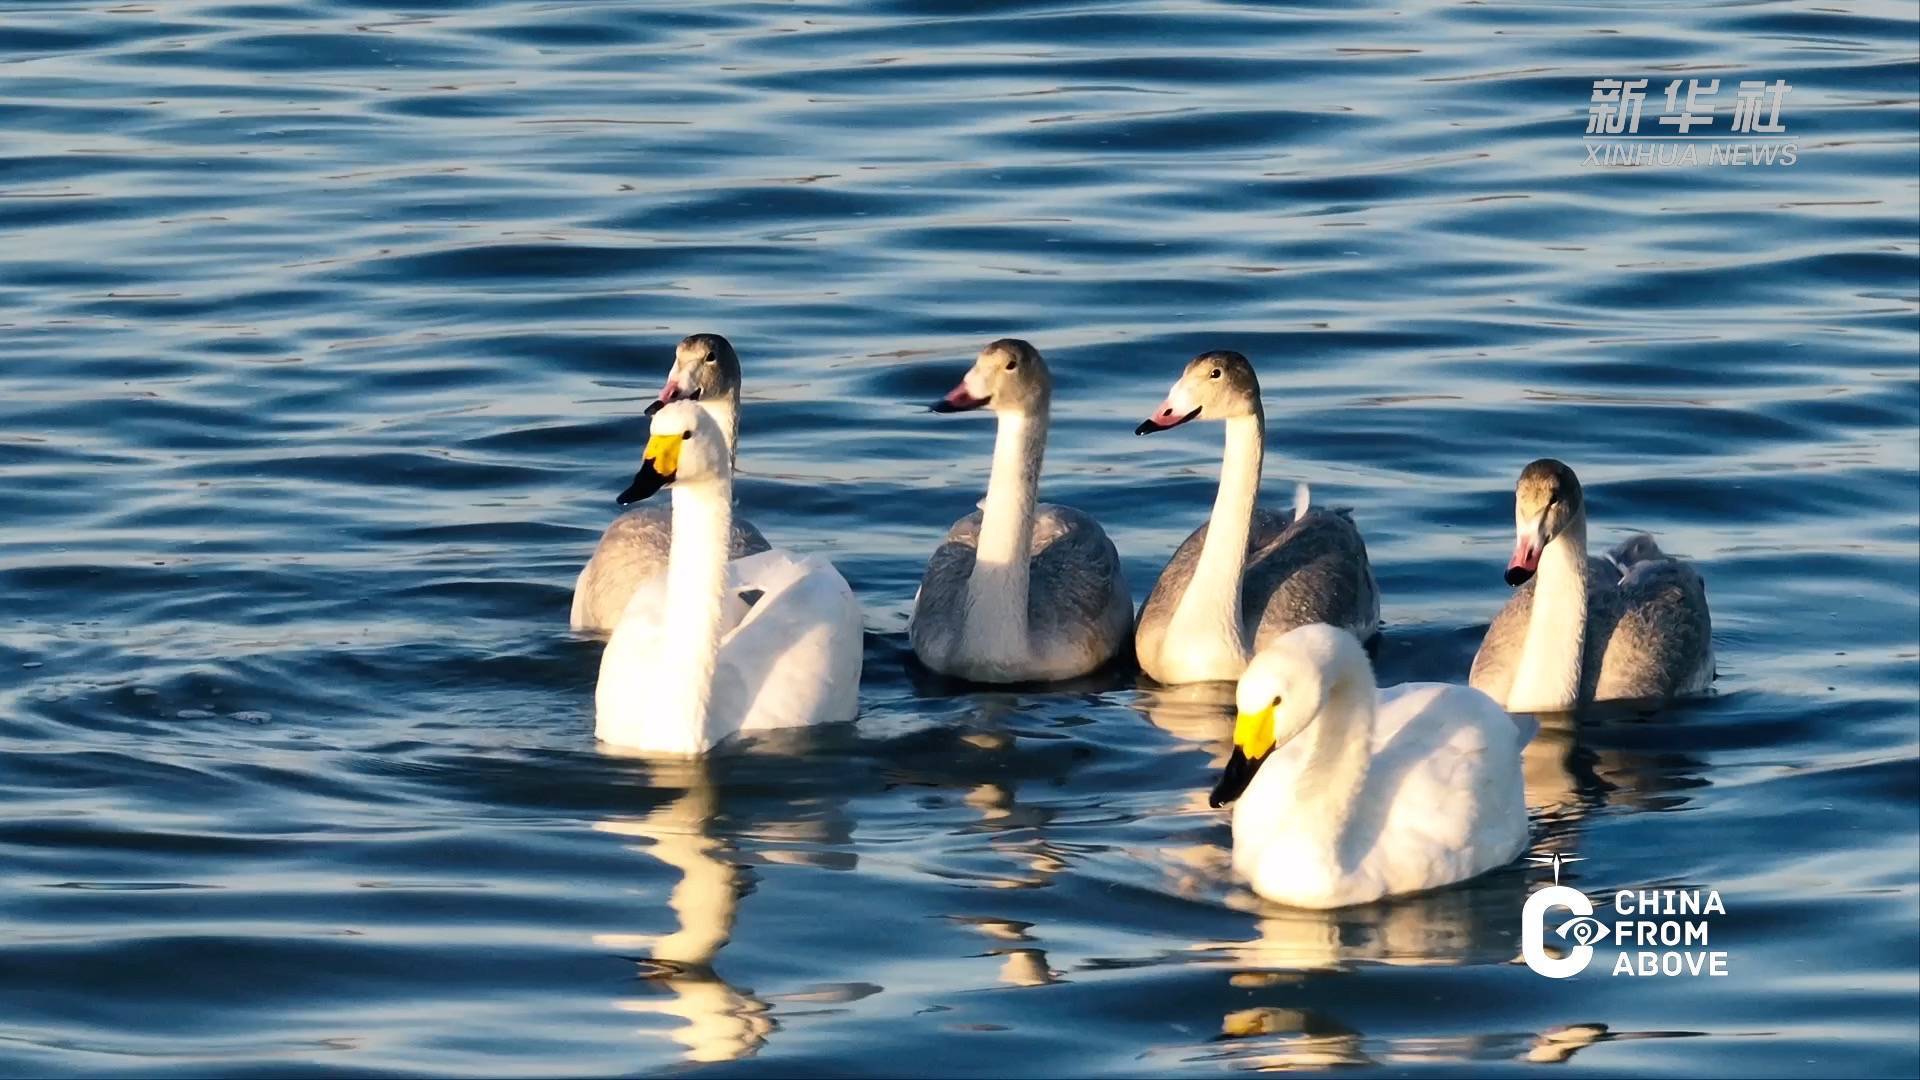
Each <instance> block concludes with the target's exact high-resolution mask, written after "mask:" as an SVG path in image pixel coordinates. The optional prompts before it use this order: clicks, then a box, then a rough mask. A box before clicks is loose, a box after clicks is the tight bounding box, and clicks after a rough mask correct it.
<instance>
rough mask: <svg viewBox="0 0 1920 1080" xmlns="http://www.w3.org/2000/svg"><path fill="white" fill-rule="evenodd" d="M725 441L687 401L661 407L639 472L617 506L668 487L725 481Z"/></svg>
mask: <svg viewBox="0 0 1920 1080" xmlns="http://www.w3.org/2000/svg"><path fill="white" fill-rule="evenodd" d="M730 470H731V466H730V465H729V464H728V460H727V439H726V436H725V435H723V434H721V432H720V424H719V423H718V422H717V421H715V420H714V418H713V417H712V416H711V415H709V414H708V413H707V410H705V409H703V408H701V407H700V406H698V405H696V404H694V403H693V402H691V401H675V402H670V403H668V404H666V405H662V406H661V407H660V409H659V411H657V412H655V413H654V414H653V430H652V434H651V435H649V436H648V438H647V449H646V452H645V453H644V454H642V455H641V460H640V471H639V472H637V473H635V474H634V475H633V483H631V484H629V485H627V490H625V491H623V492H621V493H620V505H621V506H626V505H628V504H629V503H636V502H639V501H640V500H641V499H644V498H646V497H647V496H649V495H651V494H653V493H654V492H656V491H659V490H660V489H661V488H663V487H666V486H667V485H668V484H681V485H688V484H694V485H699V484H711V483H714V482H716V481H719V480H724V479H727V478H728V477H729V475H730Z"/></svg>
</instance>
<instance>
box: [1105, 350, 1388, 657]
mask: <svg viewBox="0 0 1920 1080" xmlns="http://www.w3.org/2000/svg"><path fill="white" fill-rule="evenodd" d="M1194 419H1210V420H1221V421H1223V422H1224V424H1225V427H1226V429H1227V435H1226V452H1225V455H1224V457H1223V459H1222V462H1221V466H1220V487H1219V491H1218V494H1217V495H1216V496H1215V498H1214V504H1213V514H1212V516H1211V517H1210V518H1209V519H1208V521H1207V523H1206V524H1204V525H1202V526H1200V527H1199V528H1198V529H1195V530H1194V531H1193V534H1192V535H1190V536H1188V537H1187V539H1186V542H1185V543H1183V544H1181V545H1180V548H1179V550H1177V551H1175V552H1174V554H1173V558H1172V560H1171V561H1169V562H1168V563H1167V566H1166V569H1164V570H1162V571H1161V572H1160V578H1159V580H1158V581H1156V582H1154V586H1153V592H1152V593H1150V594H1149V595H1148V596H1147V600H1146V603H1144V604H1142V605H1141V607H1140V619H1139V622H1138V624H1137V625H1136V627H1135V629H1134V652H1135V654H1136V655H1137V656H1138V657H1139V659H1140V667H1141V669H1142V670H1144V671H1145V672H1146V673H1147V674H1148V675H1149V676H1151V677H1153V678H1154V679H1155V680H1156V681H1158V682H1161V683H1167V684H1178V683H1191V682H1208V681H1213V680H1231V679H1237V678H1239V677H1240V673H1241V672H1242V671H1244V670H1246V666H1247V661H1248V659H1249V658H1250V657H1251V656H1252V655H1253V654H1254V653H1255V652H1258V651H1259V650H1261V649H1263V648H1265V647H1267V646H1268V645H1271V644H1272V643H1273V642H1274V641H1275V640H1277V639H1278V638H1279V637H1280V635H1282V634H1284V633H1286V632H1287V631H1289V630H1292V629H1293V628H1294V627H1297V626H1305V625H1307V624H1309V623H1329V624H1331V625H1334V626H1338V627H1341V628H1343V629H1345V630H1347V631H1348V632H1350V633H1352V634H1353V635H1354V636H1355V637H1357V638H1359V639H1360V640H1362V641H1365V640H1367V639H1368V638H1370V637H1372V636H1373V635H1374V634H1375V633H1377V632H1378V631H1379V629H1380V590H1379V586H1378V585H1377V584H1376V583H1375V582H1374V577H1373V567H1372V565H1371V564H1370V563H1369V562H1368V560H1367V545H1366V541H1365V540H1363V539H1362V538H1361V536H1360V530H1359V529H1358V528H1357V527H1356V526H1355V525H1354V523H1353V518H1352V516H1351V514H1350V513H1349V512H1348V511H1346V510H1328V509H1314V508H1312V507H1311V506H1310V502H1311V498H1310V496H1309V494H1308V491H1307V488H1306V485H1304V484H1302V485H1299V486H1298V487H1297V488H1296V489H1295V493H1294V506H1293V510H1292V512H1291V513H1276V512H1273V511H1270V510H1266V509H1264V508H1262V507H1260V506H1258V505H1257V503H1258V500H1259V494H1260V465H1261V458H1262V456H1263V454H1264V452H1265V451H1264V444H1265V440H1266V420H1265V414H1264V412H1263V410H1262V408H1261V404H1260V383H1259V381H1258V379H1257V378H1256V377H1255V376H1254V372H1253V365H1252V364H1250V363H1249V362H1248V361H1247V358H1246V357H1244V356H1242V355H1241V354H1239V353H1237V352H1229V351H1218V352H1210V353H1203V354H1201V355H1200V356H1197V357H1195V358H1194V359H1193V360H1192V362H1190V363H1189V364H1188V365H1187V367H1186V370H1185V371H1183V372H1182V373H1181V376H1180V378H1179V380H1178V381H1176V382H1175V383H1174V384H1173V389H1172V390H1170V391H1169V392H1168V394H1167V398H1166V400H1165V401H1163V402H1162V403H1161V404H1160V406H1159V408H1158V409H1156V410H1155V411H1154V414H1153V415H1152V416H1150V417H1149V418H1148V419H1147V420H1146V421H1145V422H1143V423H1142V424H1141V425H1140V426H1139V427H1138V428H1136V429H1135V433H1136V434H1140V435H1145V434H1149V433H1151V432H1154V431H1164V430H1166V429H1168V428H1172V427H1177V426H1179V425H1180V424H1184V423H1186V422H1187V421H1189V420H1194Z"/></svg>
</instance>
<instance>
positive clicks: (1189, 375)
mask: <svg viewBox="0 0 1920 1080" xmlns="http://www.w3.org/2000/svg"><path fill="white" fill-rule="evenodd" d="M1258 415H1260V380H1259V379H1258V378H1257V377H1255V375H1254V374H1253V364H1252V363H1251V362H1249V361H1248V360H1247V358H1246V357H1244V356H1242V355H1240V354H1239V353H1237V352H1234V351H1232V350H1230V349H1216V350H1214V351H1213V352H1204V353H1201V354H1200V355H1199V356H1196V357H1194V358H1193V359H1192V360H1190V361H1188V362H1187V367H1186V370H1184V371H1182V372H1181V373H1180V377H1179V378H1178V379H1175V380H1174V382H1173V389H1171V390H1168V391H1167V397H1166V400H1164V401H1162V402H1161V403H1160V404H1159V405H1158V406H1157V407H1155V408H1154V410H1153V415H1152V416H1149V417H1147V418H1146V419H1145V420H1142V421H1140V426H1139V427H1137V428H1134V429H1133V433H1134V434H1135V435H1151V434H1153V433H1154V432H1156V431H1165V430H1167V429H1168V428H1173V427H1179V426H1180V425H1181V424H1184V423H1186V422H1187V421H1189V420H1201V419H1205V420H1231V419H1233V418H1234V417H1236V416H1258Z"/></svg>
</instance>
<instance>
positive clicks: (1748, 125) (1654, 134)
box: [1581, 79, 1800, 167]
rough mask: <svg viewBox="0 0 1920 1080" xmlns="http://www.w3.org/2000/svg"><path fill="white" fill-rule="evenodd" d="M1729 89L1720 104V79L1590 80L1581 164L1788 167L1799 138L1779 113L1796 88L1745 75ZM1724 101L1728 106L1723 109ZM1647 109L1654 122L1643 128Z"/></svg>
mask: <svg viewBox="0 0 1920 1080" xmlns="http://www.w3.org/2000/svg"><path fill="white" fill-rule="evenodd" d="M1727 91H1728V93H1730V94H1731V96H1732V97H1733V101H1732V102H1731V103H1725V102H1724V98H1725V97H1726V96H1728V95H1727V94H1723V93H1722V92H1721V89H1720V80H1719V79H1673V80H1671V81H1669V82H1667V84H1666V86H1665V88H1664V91H1663V89H1662V87H1661V86H1660V85H1659V84H1658V83H1652V81H1651V80H1648V79H1595V80H1593V97H1592V98H1591V99H1590V100H1589V101H1588V103H1587V135H1586V149H1587V159H1586V160H1585V161H1583V162H1581V164H1582V165H1653V166H1669V167H1671V166H1682V167H1685V166H1693V165H1746V166H1753V165H1758V166H1786V165H1792V164H1794V163H1796V162H1798V161H1799V160H1800V145H1799V142H1798V141H1797V139H1796V137H1795V136H1794V135H1793V134H1792V133H1790V132H1788V131H1787V123H1786V121H1785V120H1783V119H1781V117H1780V107H1781V103H1782V102H1784V101H1785V100H1786V97H1787V95H1788V94H1789V93H1792V92H1793V87H1792V86H1789V85H1788V84H1787V80H1785V79H1775V80H1773V81H1772V82H1770V83H1769V82H1766V81H1764V80H1759V79H1754V80H1747V81H1742V82H1739V83H1736V84H1733V85H1730V86H1728V87H1727ZM1649 92H1651V93H1652V104H1651V105H1649V104H1648V101H1649V99H1648V94H1649ZM1722 104H1730V107H1729V108H1728V109H1727V110H1726V111H1725V112H1722V111H1720V106H1721V105H1722ZM1649 113H1651V114H1653V115H1652V122H1651V123H1650V124H1648V125H1647V128H1646V130H1645V131H1642V130H1641V120H1642V119H1644V118H1646V117H1647V114H1649ZM1722 121H1725V123H1724V124H1722V123H1721V122H1722Z"/></svg>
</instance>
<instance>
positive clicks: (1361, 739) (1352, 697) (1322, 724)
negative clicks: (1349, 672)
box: [1296, 676, 1375, 873]
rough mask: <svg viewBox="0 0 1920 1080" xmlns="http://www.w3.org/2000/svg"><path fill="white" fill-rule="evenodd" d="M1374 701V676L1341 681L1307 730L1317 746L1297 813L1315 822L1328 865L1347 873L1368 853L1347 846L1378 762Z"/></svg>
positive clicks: (1300, 792)
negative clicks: (1369, 776)
mask: <svg viewBox="0 0 1920 1080" xmlns="http://www.w3.org/2000/svg"><path fill="white" fill-rule="evenodd" d="M1374 705H1375V692H1374V687H1373V680H1372V679H1371V678H1366V679H1359V678H1354V677H1351V676H1349V677H1347V678H1343V679H1340V680H1339V681H1337V682H1336V683H1335V684H1334V686H1333V688H1332V689H1331V690H1330V691H1329V692H1328V694H1327V700H1326V703H1325V704H1324V705H1322V706H1321V708H1320V715H1319V716H1317V717H1315V718H1314V721H1313V723H1312V725H1311V726H1310V727H1309V728H1308V729H1307V732H1306V734H1307V736H1308V737H1310V738H1312V739H1313V747H1312V749H1311V750H1309V751H1308V754H1307V758H1306V762H1305V764H1304V765H1303V766H1302V768H1301V770H1300V773H1299V776H1300V786H1299V789H1298V794H1297V796H1296V805H1297V806H1298V808H1299V809H1298V810H1297V813H1298V815H1299V820H1300V821H1303V822H1312V823H1313V826H1312V828H1313V830H1314V833H1315V834H1316V835H1317V837H1318V839H1319V840H1320V842H1321V843H1323V844H1324V845H1325V850H1324V852H1322V854H1324V856H1325V857H1326V858H1327V860H1328V862H1327V865H1329V866H1333V867H1336V868H1338V869H1339V870H1340V871H1341V872H1343V873H1344V872H1345V871H1347V870H1348V869H1350V868H1352V867H1353V866H1354V865H1355V864H1356V863H1357V862H1358V857H1359V856H1360V855H1361V854H1364V853H1363V852H1350V851H1348V850H1347V826H1348V824H1349V823H1350V822H1351V821H1352V820H1353V813H1354V809H1355V808H1356V807H1357V806H1358V805H1359V802H1360V798H1361V796H1362V794H1363V792H1364V789H1365V788H1366V786H1367V772H1368V770H1369V768H1370V767H1371V766H1372V764H1373V715H1374Z"/></svg>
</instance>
